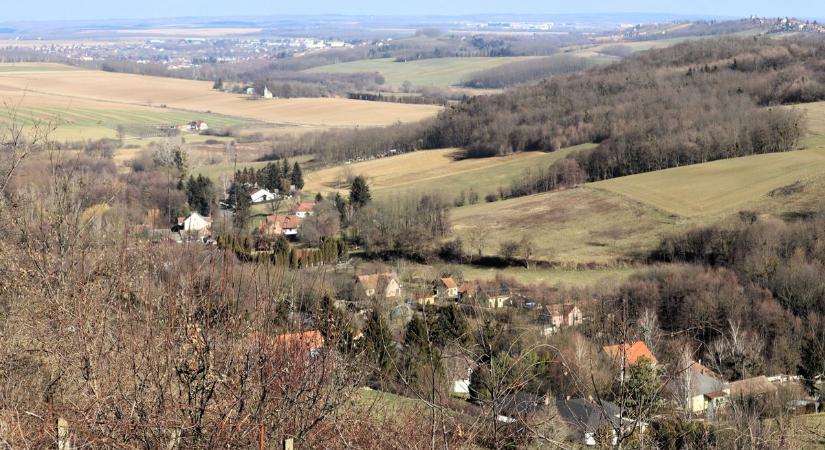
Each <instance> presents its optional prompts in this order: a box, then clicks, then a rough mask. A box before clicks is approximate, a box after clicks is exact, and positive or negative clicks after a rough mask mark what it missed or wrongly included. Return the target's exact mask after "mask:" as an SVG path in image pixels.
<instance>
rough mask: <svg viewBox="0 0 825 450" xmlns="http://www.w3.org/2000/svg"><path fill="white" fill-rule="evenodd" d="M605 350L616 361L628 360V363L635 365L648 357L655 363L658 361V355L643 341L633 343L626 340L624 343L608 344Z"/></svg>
mask: <svg viewBox="0 0 825 450" xmlns="http://www.w3.org/2000/svg"><path fill="white" fill-rule="evenodd" d="M603 350H604V352H605V353H607V355H608V356H610V357H611V358H612V359H613V360H614V361H616V362H619V363H621V362H622V361H627V365H629V366H635V365H636V364H638V363H639V362H640V361H641V360H642V358H644V359H647V360H648V361H650V362H651V363H653V364H656V363H657V361H656V357H655V356H654V355H653V353H651V351H650V349H649V348H647V345H645V343H644V342H642V341H636V342H634V343H632V344H628V343H626V342H625V343H622V344H616V345H608V346H606V347H604V348H603Z"/></svg>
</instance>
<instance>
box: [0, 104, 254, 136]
mask: <svg viewBox="0 0 825 450" xmlns="http://www.w3.org/2000/svg"><path fill="white" fill-rule="evenodd" d="M12 115H14V116H15V119H16V122H17V123H18V124H21V125H23V126H31V125H33V124H34V123H36V122H48V123H51V124H52V125H53V126H54V127H55V131H54V133H53V135H52V137H53V138H54V139H56V140H82V139H100V138H114V137H116V136H117V128H118V126H123V127H124V129H125V130H126V134H127V136H135V135H136V134H137V133H138V132H139V131H151V130H152V129H153V128H157V127H161V126H180V125H184V124H187V123H189V122H192V121H195V120H203V121H206V122H207V124H209V126H210V127H211V128H219V129H220V128H229V127H244V126H254V125H256V124H258V122H256V121H254V120H250V119H241V118H236V117H229V116H223V115H219V114H208V113H196V112H189V111H178V110H171V109H170V110H165V109H158V110H156V111H153V110H143V109H123V110H103V109H93V108H73V107H71V106H69V107H66V108H56V107H55V108H45V107H39V108H38V107H20V108H16V110H15V112H14V113H12V112H11V111H10V110H8V109H0V122H8V121H10V120H11V116H12Z"/></svg>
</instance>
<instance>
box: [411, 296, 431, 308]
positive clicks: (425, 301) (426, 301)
mask: <svg viewBox="0 0 825 450" xmlns="http://www.w3.org/2000/svg"><path fill="white" fill-rule="evenodd" d="M415 302H416V303H417V304H419V305H422V306H423V305H435V295H433V294H419V295H416V296H415Z"/></svg>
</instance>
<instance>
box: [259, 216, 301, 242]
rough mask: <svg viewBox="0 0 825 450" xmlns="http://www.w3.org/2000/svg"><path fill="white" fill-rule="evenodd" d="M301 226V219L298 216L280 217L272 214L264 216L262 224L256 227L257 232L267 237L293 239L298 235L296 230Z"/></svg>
mask: <svg viewBox="0 0 825 450" xmlns="http://www.w3.org/2000/svg"><path fill="white" fill-rule="evenodd" d="M300 225H301V218H300V217H298V216H281V215H277V214H273V215H270V216H266V218H265V219H264V221H263V222H261V224H260V225H258V230H259V231H260V232H261V234H263V235H267V236H286V237H293V236H297V235H298V228H299V227H300Z"/></svg>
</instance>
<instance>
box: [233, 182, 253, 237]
mask: <svg viewBox="0 0 825 450" xmlns="http://www.w3.org/2000/svg"><path fill="white" fill-rule="evenodd" d="M251 203H252V199H250V198H249V189H248V188H246V187H243V186H241V187H240V189H238V192H237V199H236V201H235V214H234V217H233V218H232V224H233V225H235V228H236V229H237V231H243V230H244V229H246V225H247V222H249V207H250V206H251Z"/></svg>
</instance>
